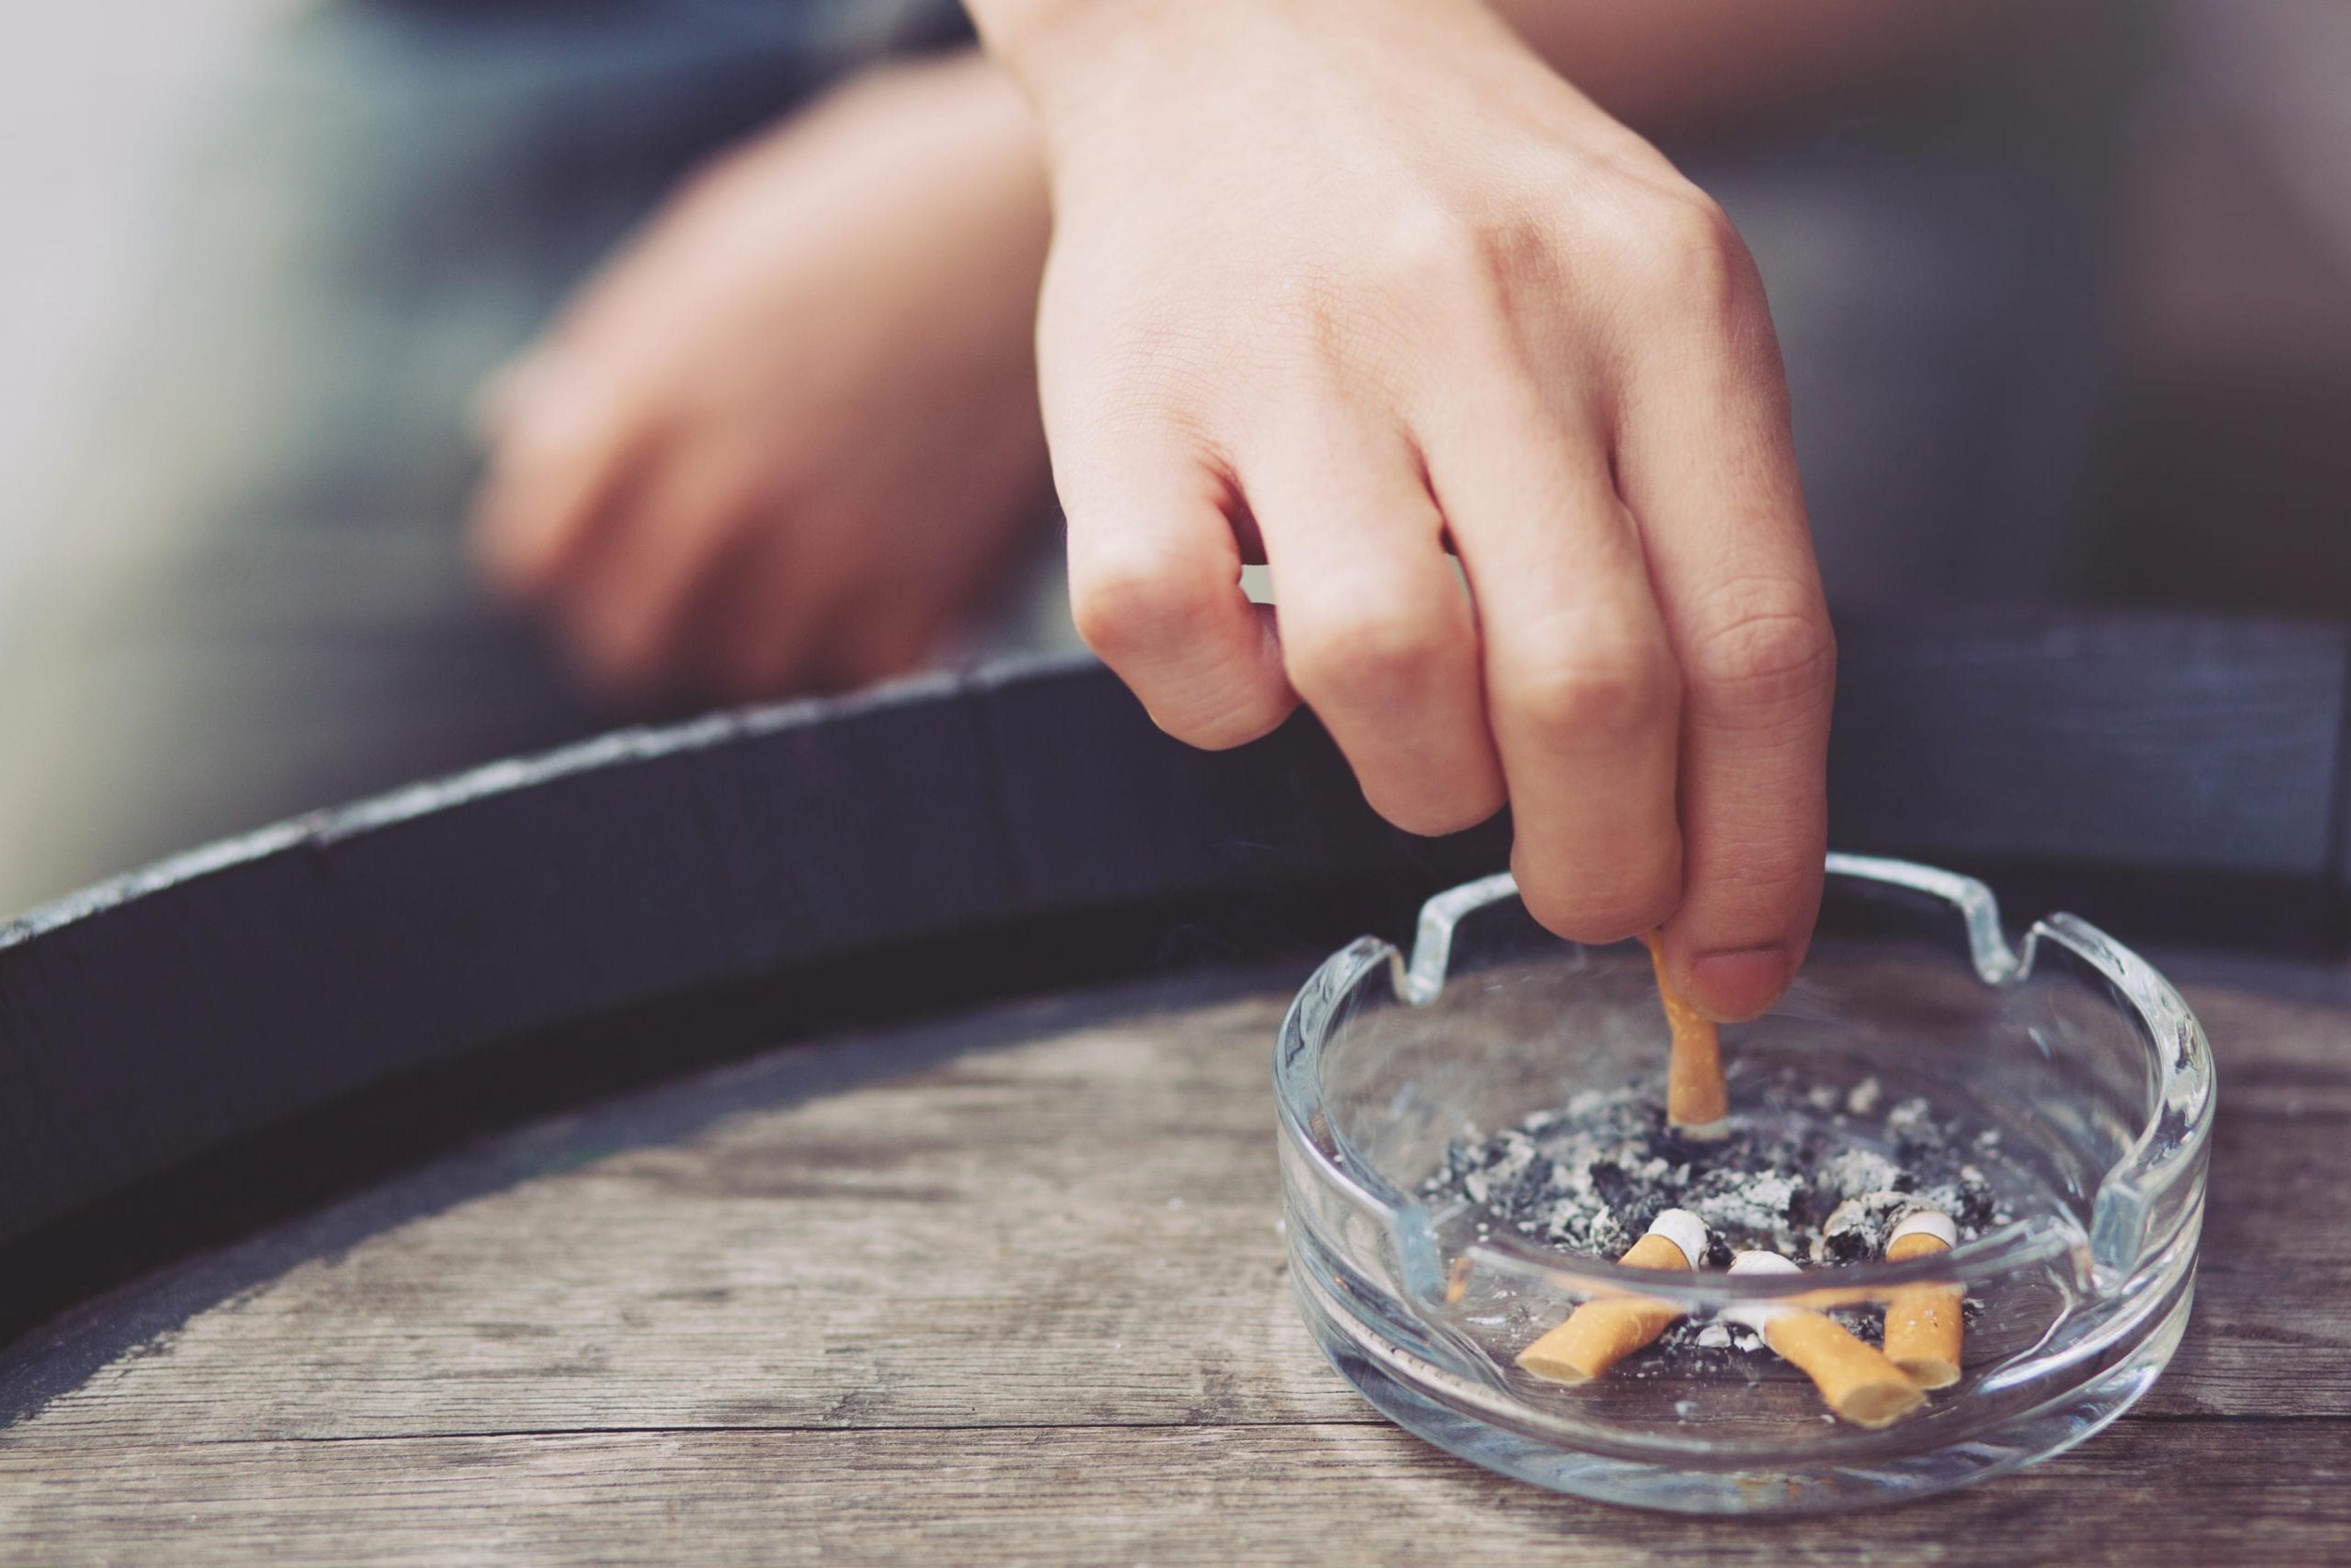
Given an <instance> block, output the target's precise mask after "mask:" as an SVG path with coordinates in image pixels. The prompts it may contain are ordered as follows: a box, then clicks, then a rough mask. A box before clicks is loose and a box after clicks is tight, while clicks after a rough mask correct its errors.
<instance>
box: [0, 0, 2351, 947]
mask: <svg viewBox="0 0 2351 1568" xmlns="http://www.w3.org/2000/svg"><path fill="white" fill-rule="evenodd" d="M1518 8H1519V9H1520V10H1522V11H1525V10H1534V9H1539V8H1540V7H1539V5H1538V4H1537V3H1536V0H1526V3H1524V4H1521V5H1519V7H1518ZM1831 8H1832V9H1834V6H1832V7H1831ZM1575 9H1576V6H1575V5H1574V4H1573V0H1568V3H1567V4H1565V5H1563V7H1562V10H1563V12H1573V11H1574V10H1575ZM1845 9H1847V10H1848V11H1853V10H1855V7H1852V6H1850V5H1847V6H1846V7H1845ZM1917 9H1918V10H1920V11H1922V12H1923V11H1937V12H1949V14H1950V17H1949V21H1948V23H1944V24H1938V25H1937V26H1932V27H1928V26H1917V27H1911V28H1908V29H1907V31H1905V32H1903V33H1902V35H1901V36H1899V37H1887V38H1885V39H1879V40H1876V41H1875V42H1874V43H1873V44H1872V46H1871V47H1868V48H1859V49H1856V50H1855V51H1854V59H1853V60H1850V61H1846V62H1844V64H1842V65H1840V66H1839V67H1838V68H1836V69H1828V68H1822V69H1818V70H1813V71H1810V72H1807V71H1804V70H1798V71H1795V72H1794V73H1793V75H1792V78H1791V79H1792V85H1785V86H1784V87H1783V86H1782V84H1778V83H1773V84H1766V85H1767V86H1769V87H1770V88H1771V90H1760V89H1759V90H1747V88H1748V87H1749V86H1751V84H1745V85H1742V84H1741V83H1740V82H1739V81H1737V80H1736V79H1735V78H1737V75H1738V72H1739V70H1740V63H1739V62H1736V61H1724V60H1721V59H1718V58H1709V57H1706V56H1705V54H1704V51H1703V50H1699V51H1698V53H1697V54H1696V55H1695V56H1693V57H1692V59H1693V62H1694V63H1692V64H1691V65H1690V66H1689V68H1688V77H1687V79H1688V80H1689V81H1690V82H1693V83H1696V84H1698V89H1694V90H1693V91H1691V92H1687V93H1684V94H1683V95H1681V96H1682V99H1687V100H1689V101H1690V102H1695V103H1697V104H1698V107H1699V109H1700V110H1714V111H1711V112H1695V113H1693V112H1687V105H1685V106H1684V107H1683V108H1680V109H1677V108H1676V107H1675V103H1676V102H1677V99H1676V98H1675V95H1674V94H1672V93H1666V94H1662V95H1660V97H1659V101H1660V102H1662V103H1663V104H1664V105H1665V107H1662V108H1659V109H1656V110H1655V123H1648V122H1646V121H1645V120H1644V118H1643V117H1644V115H1645V114H1647V113H1648V112H1650V111H1649V110H1646V109H1644V108H1642V105H1643V104H1645V103H1646V101H1647V100H1646V99H1644V98H1642V96H1641V94H1640V93H1639V91H1638V90H1637V87H1638V84H1637V82H1635V87H1634V88H1630V89H1626V94H1627V96H1626V99H1625V112H1626V113H1627V115H1628V117H1630V118H1632V119H1634V120H1635V123H1636V125H1638V126H1640V128H1641V129H1643V130H1645V131H1649V132H1650V133H1652V134H1654V135H1656V136H1657V137H1658V138H1659V139H1660V141H1662V142H1663V143H1664V144H1665V145H1666V146H1667V148H1668V150H1669V151H1671V152H1674V153H1675V155H1676V156H1677V159H1679V160H1680V161H1681V162H1683V164H1684V166H1685V167H1686V168H1687V169H1688V170H1689V171H1690V172H1691V173H1692V174H1693V175H1694V177H1696V178H1698V180H1699V182H1700V183H1702V184H1704V185H1706V186H1707V187H1708V189H1709V190H1711V191H1712V192H1714V193H1716V194H1717V195H1718V197H1719V198H1720V199H1721V200H1722V201H1723V202H1724V203H1725V204H1726V205H1727V206H1728V207H1729V209H1730V211H1731V213H1732V214H1733V216H1734V217H1735V218H1736V219H1738V221H1739V222H1740V226H1741V228H1742V231H1743V232H1744V233H1745V234H1746V235H1748V237H1749V240H1750V244H1751V245H1752V246H1753V247H1754V249H1755V251H1756V253H1757V256H1758V259H1759V261H1760V262H1761V265H1762V267H1763V269H1764V273H1765V276H1766V280H1767V283H1768V284H1769V286H1770V288H1771V297H1772V302H1773V309H1774V315H1775V319H1777V320H1778V321H1779V323H1780V326H1781V329H1782V334H1783V338H1784V340H1785V346H1786V350H1787V354H1788V360H1789V367H1790V375H1791V382H1792V389H1793V391H1794V393H1795V399H1796V418H1797V423H1798V436H1799V447H1800V454H1801V456H1802V462H1803V465H1804V471H1805V478H1806V488H1807V494H1808V497H1809V498H1810V501H1811V505H1812V508H1813V517H1814V522H1815V528H1816V532H1817V534H1818V537H1819V539H1820V543H1821V548H1822V552H1823V562H1824V570H1825V571H1826V574H1827V576H1828V578H1829V580H1830V583H1831V588H1832V592H1833V597H1834V599H1835V600H1836V601H1837V602H1838V603H1840V604H1841V605H1845V606H1852V607H1869V606H1880V607H1882V606H1884V605H1886V604H1904V603H1912V602H1922V601H1964V602H1980V601H2013V602H2024V603H2041V604H2045V603H2050V602H2081V603H2099V604H2126V605H2141V606H2150V607H2161V608H2167V609H2179V610H2191V611H2207V612H2250V613H2264V614H2283V615H2297V616H2314V617H2323V618H2340V617H2342V616H2343V615H2345V613H2346V595H2351V528H2346V510H2351V93H2346V91H2345V90H2344V89H2343V84H2344V83H2345V82H2346V81H2351V6H2346V5H2343V4H2341V0H2250V3H2249V0H2129V3H2127V4H2111V3H2108V4H2102V3H2098V0H2070V3H2066V4H2052V5H2023V4H2013V3H2011V4H2001V3H1999V0H1986V3H1985V4H1981V5H1970V4H1966V3H1963V0H1946V3H1945V4H1942V5H1938V6H1934V7H1919V8H1917ZM1868 10H1869V8H1868V7H1861V8H1859V9H1858V11H1857V12H1856V15H1860V16H1867V15H1868ZM17 23H18V29H17V33H16V37H15V40H14V42H15V47H12V48H11V49H10V50H8V51H6V52H5V55H0V650H5V653H0V756H5V758H6V765H5V768H0V914H5V913H7V912H10V911H14V910H17V909H21V908H24V907H26V906H29V905H30V904H34V903H35V902H37V901H38V900H40V899H44V898H47V897H51V896H54V895H57V894H61V893H63V892H65V891H67V890H68V889H69V888H72V887H74V886H77V885H78V884H81V883H86V882H88V881H90V880H93V879H95V878H97V877H99V876H102V875H105V874H109V873H115V872H119V871H121V870H125V869H129V868H130V867H131V866H134V865H136V864H139V863H141V862H145V861H147V860H150V859H152V858H155V857H157V856H160V855H162V854H164V853H167V852H172V851H173V850H177V849H181V848H185V847H188V846H190V845H193V844H194V843H196V842H199V841H203V840H205V839H208V838H211V837H214V836H218V835H221V834H225V833H229V832H234V831H242V830H245V829H247V828H251V827H255V826H258V825H260V824H262V823H264V822H266V821H271V820H273V819H276V818H277V817H281V816H284V815H287V814H289V813H293V812H298V811H301V810H310V809H315V808H319V807H322V806H326V805H329V804H331V803H334V802H337V801H340V800H347V799H349V798H351V797H353V796H356V795H360V794H362V793H366V792H369V791H372V790H375V789H383V788H388V787H391V786H392V785H395V784H398V783H401V782H403V781H406V780H408V779H413V778H416V777H419V776H423V775H426V774H431V773H434V772H440V771H445V770H448V769H452V768H458V767H462V766H465V765H466V764H469V763H471V762H475V761H479V760H485V759H487V758H491V757H495V756H498V755H503V754H507V753H510V752H514V751H517V750H525V749H531V748H536V747H545V746H549V745H554V744H557V743H559V742H561V741H564V740H567V739H570V738H575V737H580V736H583V735H586V734H590V733H592V732H594V731H595V730H598V729H601V728H603V727H609V726H611V725H612V724H615V723H620V722H626V721H629V720H632V719H641V718H660V717H664V716H673V715H675V714H679V713H684V712H687V711H691V710H694V709H695V708H697V707H700V706H707V705H708V704H710V703H712V702H716V701H732V700H745V699H749V698H757V697H764V696H770V695H791V694H793V693H795V692H800V691H810V690H829V689H837V688H840V687H841V686H844V685H854V684H857V683H859V682H862V681H863V680H866V679H870V678H873V677H876V676H879V675H883V674H890V673H893V672H894V671H898V670H902V669H904V668H908V667H911V666H914V665H917V664H922V663H925V662H938V661H949V662H952V661H955V660H958V659H965V658H969V657H973V656H977V655H978V654H981V653H989V652H1000V651H1006V650H1011V649H1019V648H1051V647H1067V646H1070V645H1071V643H1072V640H1071V635H1070V632H1069V629H1068V625H1067V621H1066V615H1065V613H1064V612H1062V611H1061V606H1060V597H1059V584H1058V581H1057V580H1056V578H1055V575H1054V567H1053V549H1054V544H1055V540H1054V538H1053V529H1052V513H1051V507H1050V495H1049V494H1047V492H1046V486H1045V485H1044V480H1043V469H1042V462H1041V455H1040V452H1039V451H1038V450H1037V448H1036V434H1035V430H1034V417H1033V410H1032V409H1031V408H1030V406H1029V404H1030V402H1032V401H1033V388H1032V387H1030V386H1029V384H1028V383H1027V382H1026V381H1025V380H1024V379H1023V377H1024V375H1025V370H1024V363H1025V361H1024V360H1023V357H1022V356H1023V355H1025V347H1026V331H1027V322H1026V318H1025V316H1024V315H1023V314H1022V313H1021V312H1022V311H1023V310H1024V309H1025V303H1024V301H1025V298H1026V294H1025V293H1024V291H1033V287H1034V284H1033V276H1034V269H1035V267H1036V265H1037V261H1038V257H1039V256H1040V254H1041V248H1042V245H1043V243H1044V235H1045V228H1044V225H1045V219H1044V215H1043V213H1042V195H1041V186H1040V183H1039V182H1038V180H1037V177H1036V175H1035V173H1034V170H1033V163H1034V152H1033V147H1031V146H1030V145H1029V142H1028V141H1027V140H1026V137H1027V132H1026V128H1025V125H1024V123H1023V122H1022V119H1021V116H1020V113H1019V107H1018V105H1017V102H1016V101H1014V100H1012V99H1010V98H1009V95H1008V90H1007V89H1004V88H1003V86H1002V84H1001V83H1000V82H998V81H995V80H993V79H992V78H990V77H989V75H988V73H987V72H986V70H985V68H979V67H975V65H974V63H973V62H971V61H970V60H969V59H968V57H967V33H966V31H965V28H964V26H963V24H962V22H961V19H960V16H959V14H958V13H957V12H956V8H955V7H954V6H953V5H951V4H947V3H946V0H797V3H795V0H596V3H593V4H586V3H581V4H566V5H558V4H553V3H542V0H89V3H88V4H85V5H72V6H43V7H36V8H33V9H32V10H31V11H30V12H29V13H28V14H27V15H26V16H22V17H19V18H17ZM1869 30H1870V25H1868V24H1861V25H1857V26H1856V32H1857V33H1866V32H1868V31H1869ZM1668 52H1669V53H1670V51H1668ZM909 61H910V62H916V63H914V64H913V65H909V66H905V67H904V68H902V69H900V70H898V71H895V72H893V73H892V74H890V75H889V76H888V77H887V78H884V79H883V80H881V81H880V82H879V83H878V84H876V83H874V82H873V81H872V80H870V79H868V78H860V73H861V72H862V71H866V70H868V69H869V68H872V67H874V66H876V65H877V64H880V63H883V62H909ZM1627 79H1628V80H1630V79H1632V78H1627ZM850 80H864V81H865V85H863V86H861V87H858V88H853V89H850V90H848V91H847V92H845V93H843V92H841V91H837V90H834V89H836V88H837V87H838V84H840V83H841V82H844V81H850ZM1595 90H1597V89H1595ZM1602 96H1603V97H1604V98H1606V97H1607V96H1608V95H1607V94H1606V93H1603V94H1602ZM1734 103H1735V105H1736V108H1735V110H1732V109H1725V108H1723V107H1722V106H1724V105H1726V104H1734ZM534 346H536V347H537V348H538V350H541V351H538V352H531V351H530V350H533V348H534ZM518 367H519V368H518ZM648 583H652V584H663V583H667V584H669V585H670V588H669V590H668V591H667V592H666V596H665V597H664V594H662V593H659V592H653V591H649V590H646V589H645V588H644V585H645V584H648Z"/></svg>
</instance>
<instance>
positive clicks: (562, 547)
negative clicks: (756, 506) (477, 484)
mask: <svg viewBox="0 0 2351 1568" xmlns="http://www.w3.org/2000/svg"><path fill="white" fill-rule="evenodd" d="M483 413H484V423H485V425H486V430H485V434H486V436H487V437H488V438H489V440H490V441H491V442H492V449H491V460H490V471H489V474H488V476H487V477H486V480H485V481H484V483H483V486H482V489H481V493H480V495H479V496H478V497H476V498H475V507H474V535H473V546H474V551H475V557H476V559H478V560H479V561H480V563H481V566H482V569H483V570H484V571H485V572H486V574H487V575H488V577H489V579H490V580H491V581H492V582H493V583H494V584H496V586H497V587H498V588H499V589H500V590H501V591H504V592H506V593H507V594H510V595H512V596H513V597H515V598H517V599H521V600H526V601H528V600H533V599H537V598H538V597H539V596H541V595H543V594H544V593H546V592H547V591H548V590H549V586H550V585H551V584H552V583H553V582H554V581H555V580H557V579H558V578H559V577H560V576H561V575H562V573H563V571H564V570H565V569H566V567H567V566H568V565H569V563H570V562H571V560H572V559H574V558H575V556H576V555H577V554H578V552H579V551H580V549H583V548H584V547H585V545H586V544H587V542H588V539H589V538H590V534H591V533H592V532H593V529H594V528H595V526H596V525H597V523H598V521H599V519H600V518H601V517H602V516H603V511H604V504H605V502H606V499H607V497H609V496H610V494H611V492H612V490H613V489H614V488H615V487H616V486H620V485H621V484H622V483H623V482H625V480H626V479H627V478H628V476H629V475H630V474H631V472H632V470H633V469H634V467H635V466H636V465H637V464H638V463H639V462H640V461H641V460H642V458H643V455H644V454H645V453H646V451H647V450H648V449H649V448H650V446H651V445H652V444H653V436H654V431H653V426H652V422H650V421H647V420H645V419H643V418H641V417H639V416H638V415H637V413H635V411H634V410H633V409H632V407H631V405H630V404H629V402H628V401H627V399H626V398H625V397H624V396H623V394H622V390H621V387H620V385H619V384H618V383H616V382H611V381H609V380H607V379H606V378H604V377H601V376H599V375H596V374H593V373H591V372H589V371H585V370H583V369H581V368H580V367H579V366H578V365H577V364H576V363H574V362H569V361H563V362H557V361H546V360H532V361H526V362H525V364H524V365H523V366H522V367H520V368H519V369H517V370H515V371H509V372H507V373H506V374H504V375H502V376H501V377H500V378H498V381H497V382H496V383H495V386H494V389H493V390H492V391H491V392H489V393H488V395H487V397H486V406H485V409H484V411H483Z"/></svg>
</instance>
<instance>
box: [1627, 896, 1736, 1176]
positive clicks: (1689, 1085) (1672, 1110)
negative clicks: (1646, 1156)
mask: <svg viewBox="0 0 2351 1568" xmlns="http://www.w3.org/2000/svg"><path fill="white" fill-rule="evenodd" d="M1641 940H1642V942H1643V943H1644V944H1646V946H1647V947H1648V949H1649V962H1650V964H1651V965H1653V966H1654V967H1656V971H1657V999H1658V1000H1659V1001H1661V1002H1663V1003H1664V1004H1665V1008H1666V1027H1667V1029H1668V1030H1671V1031H1672V1034H1673V1053H1672V1054H1671V1055H1670V1056H1668V1057H1667V1059H1666V1120H1667V1123H1669V1124H1671V1125H1672V1126H1673V1127H1674V1129H1675V1130H1676V1131H1677V1132H1679V1133H1680V1134H1683V1135H1684V1136H1685V1137H1691V1138H1719V1137H1722V1136H1724V1135H1726V1134H1729V1131H1730V1123H1729V1115H1730V1091H1729V1086H1728V1085H1727V1084H1725V1083H1724V1082H1723V1077H1722V1036H1721V1032H1720V1031H1719V1030H1717V1029H1716V1028H1715V1025H1714V1020H1713V1019H1710V1018H1708V1017H1707V1016H1706V1015H1705V1014H1703V1013H1701V1012H1699V1011H1698V1009H1696V1008H1694V1007H1692V1006H1690V1005H1689V1004H1688V1003H1687V1002H1686V1001H1684V1000H1682V998H1681V994H1680V993H1679V992H1677V991H1676V990H1675V989H1674V983H1673V981H1671V980H1670V979H1668V978H1667V977H1666V948H1665V944H1664V943H1663V942H1662V941H1660V940H1659V939H1658V936H1657V934H1656V932H1654V931H1652V932H1650V933H1649V934H1648V935H1647V936H1644V937H1642V938H1641Z"/></svg>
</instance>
